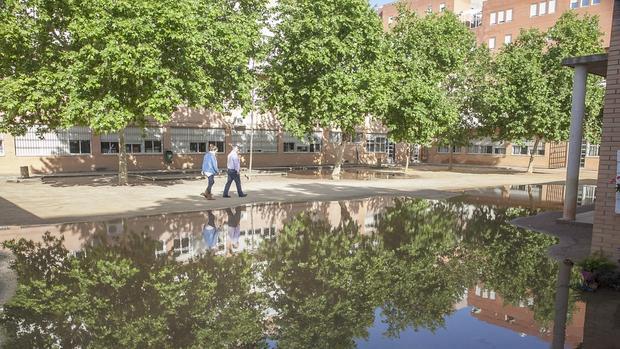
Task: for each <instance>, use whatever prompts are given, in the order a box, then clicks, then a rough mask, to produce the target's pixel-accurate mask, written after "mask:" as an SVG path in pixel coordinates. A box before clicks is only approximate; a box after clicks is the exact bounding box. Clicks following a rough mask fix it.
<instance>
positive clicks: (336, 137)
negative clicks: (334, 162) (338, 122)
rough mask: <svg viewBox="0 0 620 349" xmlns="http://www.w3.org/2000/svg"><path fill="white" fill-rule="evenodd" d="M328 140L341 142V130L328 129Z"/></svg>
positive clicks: (336, 142)
mask: <svg viewBox="0 0 620 349" xmlns="http://www.w3.org/2000/svg"><path fill="white" fill-rule="evenodd" d="M329 142H330V143H335V144H340V143H341V142H342V132H338V131H329Z"/></svg>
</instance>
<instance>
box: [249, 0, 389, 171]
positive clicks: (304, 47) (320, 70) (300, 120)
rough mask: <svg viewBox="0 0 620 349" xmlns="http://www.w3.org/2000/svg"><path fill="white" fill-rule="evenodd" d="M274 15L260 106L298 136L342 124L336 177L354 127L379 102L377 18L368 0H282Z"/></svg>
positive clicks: (380, 45)
mask: <svg viewBox="0 0 620 349" xmlns="http://www.w3.org/2000/svg"><path fill="white" fill-rule="evenodd" d="M274 12H275V15H274V16H275V20H274V22H275V23H277V24H276V25H275V26H274V27H273V28H272V31H273V34H274V35H273V37H272V38H271V40H270V55H269V58H268V59H267V64H266V67H265V68H264V71H263V72H262V73H263V74H264V76H265V80H264V84H263V86H262V88H261V94H262V95H263V98H264V107H265V108H266V109H267V110H270V111H273V112H275V113H276V115H277V116H278V120H279V121H280V122H281V123H282V125H283V126H284V128H285V129H286V130H287V131H289V132H291V133H293V134H296V135H297V136H300V137H303V136H305V135H308V134H310V133H311V132H312V131H313V130H314V129H315V128H316V127H323V128H338V129H340V130H341V131H342V137H341V140H340V145H339V147H338V151H337V156H336V163H335V167H334V171H333V175H335V176H337V175H339V174H340V168H341V164H342V161H343V157H344V152H345V148H346V145H347V143H348V142H350V141H351V139H352V136H353V135H354V134H355V128H356V127H357V126H359V125H363V124H364V120H365V118H366V117H370V116H373V115H374V116H376V115H378V114H379V113H378V110H379V109H380V106H381V104H382V100H383V97H382V96H383V93H382V89H383V88H382V87H383V86H384V84H383V81H382V78H383V76H384V75H383V74H382V72H381V71H382V69H383V66H384V65H383V63H382V60H381V59H382V50H383V32H382V28H381V23H380V21H379V18H378V17H377V15H376V13H375V12H374V10H373V9H372V8H371V7H370V5H369V3H368V1H366V0H342V1H332V0H282V1H278V4H277V5H276V6H275V9H274Z"/></svg>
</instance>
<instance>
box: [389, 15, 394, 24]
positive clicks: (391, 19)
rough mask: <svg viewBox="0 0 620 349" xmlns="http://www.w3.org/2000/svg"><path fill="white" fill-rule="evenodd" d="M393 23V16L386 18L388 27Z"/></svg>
mask: <svg viewBox="0 0 620 349" xmlns="http://www.w3.org/2000/svg"><path fill="white" fill-rule="evenodd" d="M392 23H394V16H390V17H388V25H390V24H392Z"/></svg>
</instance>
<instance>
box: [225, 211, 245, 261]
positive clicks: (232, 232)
mask: <svg viewBox="0 0 620 349" xmlns="http://www.w3.org/2000/svg"><path fill="white" fill-rule="evenodd" d="M243 209H245V207H237V208H236V209H235V211H234V213H233V210H232V209H231V208H227V209H226V215H227V216H228V239H226V255H227V256H230V255H232V254H233V252H234V250H236V249H238V248H239V236H240V235H241V226H240V225H241V224H240V221H241V211H242V210H243Z"/></svg>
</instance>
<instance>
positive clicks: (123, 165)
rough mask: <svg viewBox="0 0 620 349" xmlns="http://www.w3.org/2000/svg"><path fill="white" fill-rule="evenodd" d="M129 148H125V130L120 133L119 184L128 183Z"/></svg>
mask: <svg viewBox="0 0 620 349" xmlns="http://www.w3.org/2000/svg"><path fill="white" fill-rule="evenodd" d="M127 177H128V176H127V149H125V130H122V131H120V132H119V133H118V184H119V185H127Z"/></svg>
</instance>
